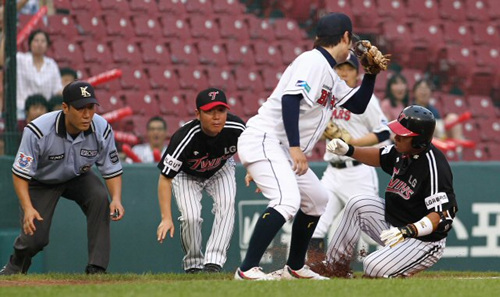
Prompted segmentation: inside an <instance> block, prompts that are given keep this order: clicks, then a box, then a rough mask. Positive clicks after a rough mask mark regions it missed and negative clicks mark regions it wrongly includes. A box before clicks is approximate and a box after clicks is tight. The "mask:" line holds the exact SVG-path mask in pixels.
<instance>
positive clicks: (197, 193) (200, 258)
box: [157, 88, 245, 273]
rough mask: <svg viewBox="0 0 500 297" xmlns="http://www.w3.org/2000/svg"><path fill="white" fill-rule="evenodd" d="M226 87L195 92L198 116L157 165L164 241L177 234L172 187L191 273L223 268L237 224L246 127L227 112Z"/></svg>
mask: <svg viewBox="0 0 500 297" xmlns="http://www.w3.org/2000/svg"><path fill="white" fill-rule="evenodd" d="M228 109H229V106H228V105H227V102H226V95H225V94H224V92H223V91H221V90H218V89H215V88H209V89H206V90H204V91H201V92H200V93H199V94H198V96H197V97H196V119H195V120H192V121H190V122H188V123H186V124H185V125H184V126H182V127H181V128H179V129H178V130H177V131H176V132H175V133H174V135H173V136H172V139H171V140H170V143H169V145H168V148H167V151H166V152H165V153H164V154H163V156H162V159H161V161H160V162H159V163H158V168H160V170H161V174H160V178H159V180H158V200H159V203H160V210H161V222H160V225H159V226H158V230H157V236H158V241H159V242H160V243H161V242H163V240H164V239H165V237H166V236H167V234H168V233H170V237H173V235H174V229H175V228H174V224H173V220H172V211H171V200H172V190H173V192H174V195H175V199H176V202H177V206H178V207H179V211H180V212H181V216H180V217H179V222H180V228H181V243H182V248H183V250H184V253H185V256H184V259H183V267H184V270H185V271H186V273H197V272H200V271H205V272H220V271H221V269H222V266H223V265H224V263H225V262H226V259H227V257H226V252H227V250H228V248H229V242H230V240H231V235H232V234H233V227H234V217H235V211H234V199H235V196H236V181H235V164H234V160H233V155H234V154H235V153H236V148H237V146H236V145H237V142H238V137H239V136H240V134H241V133H242V132H243V130H245V123H244V122H243V120H242V119H240V118H239V117H237V116H235V115H233V114H230V113H228V112H227V111H228ZM203 190H205V191H206V192H207V193H208V194H209V195H210V196H212V198H213V200H214V209H213V211H212V212H213V213H214V214H215V219H214V224H213V226H212V232H211V234H210V238H209V239H208V242H207V247H206V250H205V253H203V252H202V250H201V245H202V238H201V224H202V222H203V219H202V218H201V199H202V192H203Z"/></svg>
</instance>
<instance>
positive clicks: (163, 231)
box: [156, 219, 175, 243]
mask: <svg viewBox="0 0 500 297" xmlns="http://www.w3.org/2000/svg"><path fill="white" fill-rule="evenodd" d="M174 231H175V227H174V222H172V220H171V219H165V220H162V221H161V222H160V225H158V229H157V230H156V236H157V238H158V242H159V243H163V240H164V239H165V237H167V234H168V233H170V238H172V237H174Z"/></svg>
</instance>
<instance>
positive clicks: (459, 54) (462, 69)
mask: <svg viewBox="0 0 500 297" xmlns="http://www.w3.org/2000/svg"><path fill="white" fill-rule="evenodd" d="M444 62H446V64H447V65H448V67H449V68H450V70H449V71H448V73H449V74H452V75H453V76H456V77H458V78H465V77H468V76H469V75H470V74H471V71H472V70H473V69H474V67H475V65H476V60H475V56H474V52H473V50H472V48H470V47H466V46H453V45H451V46H447V47H446V56H445V59H444Z"/></svg>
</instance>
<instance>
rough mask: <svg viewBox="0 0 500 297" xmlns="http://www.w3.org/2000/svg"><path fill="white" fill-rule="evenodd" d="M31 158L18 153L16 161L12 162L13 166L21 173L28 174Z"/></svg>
mask: <svg viewBox="0 0 500 297" xmlns="http://www.w3.org/2000/svg"><path fill="white" fill-rule="evenodd" d="M33 160H34V159H33V157H32V156H28V155H26V154H25V153H22V152H19V154H18V155H17V158H16V161H15V162H14V166H15V167H16V168H17V169H19V170H21V171H23V172H26V173H27V172H29V171H30V167H31V164H32V163H33Z"/></svg>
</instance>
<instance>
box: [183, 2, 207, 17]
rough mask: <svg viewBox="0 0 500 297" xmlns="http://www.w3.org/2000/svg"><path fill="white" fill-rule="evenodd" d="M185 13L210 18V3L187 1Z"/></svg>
mask: <svg viewBox="0 0 500 297" xmlns="http://www.w3.org/2000/svg"><path fill="white" fill-rule="evenodd" d="M184 5H185V6H186V11H187V12H188V13H189V14H198V15H203V16H205V17H206V16H211V15H212V14H213V7H212V1H207V0H189V1H186V2H185V4H184Z"/></svg>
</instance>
